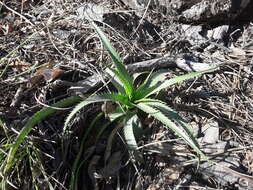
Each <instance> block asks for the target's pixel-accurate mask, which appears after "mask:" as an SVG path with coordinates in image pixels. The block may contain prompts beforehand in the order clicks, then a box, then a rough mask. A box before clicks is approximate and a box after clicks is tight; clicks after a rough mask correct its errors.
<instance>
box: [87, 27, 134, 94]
mask: <svg viewBox="0 0 253 190" xmlns="http://www.w3.org/2000/svg"><path fill="white" fill-rule="evenodd" d="M92 25H93V27H94V28H95V30H96V32H97V34H98V35H99V37H100V39H101V41H102V43H103V44H104V46H105V48H106V49H107V51H108V52H109V54H110V56H111V58H112V61H113V64H114V66H115V67H116V70H113V72H114V73H115V74H116V75H117V76H118V77H119V79H120V80H121V82H122V83H123V85H124V89H125V91H126V93H127V94H128V96H129V97H132V96H133V92H134V87H133V79H132V77H131V76H130V75H129V73H128V72H127V70H126V67H125V65H124V64H123V62H122V60H121V59H120V57H119V55H118V53H117V52H116V51H115V49H114V48H113V47H112V45H111V43H110V41H109V40H108V39H107V37H106V36H105V34H104V33H103V31H102V30H101V29H100V28H99V27H98V26H97V25H96V24H95V23H94V22H92Z"/></svg>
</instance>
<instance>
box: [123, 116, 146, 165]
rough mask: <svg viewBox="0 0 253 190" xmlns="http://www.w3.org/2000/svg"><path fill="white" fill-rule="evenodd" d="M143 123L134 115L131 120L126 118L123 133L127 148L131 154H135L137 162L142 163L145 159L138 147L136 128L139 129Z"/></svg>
mask: <svg viewBox="0 0 253 190" xmlns="http://www.w3.org/2000/svg"><path fill="white" fill-rule="evenodd" d="M138 125H141V123H140V122H139V121H138V117H137V115H136V114H135V115H132V116H130V118H126V121H125V124H124V128H123V132H124V136H125V140H126V144H127V147H128V149H129V151H130V153H132V154H133V156H134V159H135V160H136V161H139V162H142V161H143V158H142V155H141V153H140V152H139V150H138V145H137V142H136V139H135V135H134V128H138V127H139V126H138Z"/></svg>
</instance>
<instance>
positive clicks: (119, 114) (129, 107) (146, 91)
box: [3, 23, 213, 189]
mask: <svg viewBox="0 0 253 190" xmlns="http://www.w3.org/2000/svg"><path fill="white" fill-rule="evenodd" d="M92 25H93V27H94V28H95V30H96V32H97V34H98V35H99V37H100V39H101V41H102V43H103V45H104V47H105V48H106V49H107V51H108V52H109V54H110V56H111V58H112V63H113V67H108V68H107V69H106V70H105V71H106V73H107V74H108V75H109V76H110V78H112V79H111V82H112V84H113V85H114V86H115V88H116V89H117V92H116V93H105V94H100V95H92V96H90V97H88V98H85V99H82V98H80V97H70V98H66V99H63V100H61V101H59V102H57V103H56V104H54V105H53V106H54V107H60V108H63V107H67V106H70V105H76V106H75V108H74V109H73V110H72V111H71V112H70V114H69V115H68V117H67V118H66V120H65V123H64V131H67V130H68V126H69V124H70V122H71V121H72V119H73V118H74V117H75V115H76V113H77V112H79V111H80V110H81V109H83V108H85V107H86V106H88V105H90V104H94V103H99V102H108V101H109V102H115V103H116V104H117V105H118V106H117V107H116V108H115V110H113V111H111V112H110V113H109V114H108V117H109V119H110V120H111V122H114V121H117V123H118V125H117V126H119V127H123V132H124V135H125V139H126V143H127V145H128V148H129V152H130V153H131V154H132V155H134V158H135V159H136V160H137V161H140V160H141V156H140V154H139V153H138V150H137V149H138V145H137V141H136V139H135V134H134V131H135V130H134V128H136V127H138V126H140V122H139V118H138V116H137V115H138V114H137V113H138V112H139V111H142V112H145V113H147V114H149V115H151V116H153V117H154V118H156V119H157V120H159V121H160V122H161V123H163V124H164V125H165V126H167V127H168V128H170V129H171V130H172V131H174V132H175V134H176V135H178V136H179V137H181V138H182V139H184V140H185V142H186V143H187V144H188V145H189V146H191V147H192V148H193V149H194V150H195V151H196V152H197V154H198V155H200V156H202V157H204V155H203V153H202V152H201V150H200V148H199V145H198V143H197V141H196V139H195V137H194V135H193V133H192V131H191V126H190V125H189V124H187V123H186V122H185V121H184V120H183V119H182V118H181V117H180V116H179V115H178V114H177V113H176V112H175V111H173V110H172V109H171V108H169V107H168V106H167V105H166V104H165V103H164V102H162V101H160V100H157V99H154V98H152V95H155V94H157V93H159V91H161V90H163V89H166V88H168V87H169V86H171V85H173V84H176V83H179V82H182V81H184V80H187V79H190V78H193V77H197V76H200V75H202V74H203V73H206V72H211V71H213V70H207V71H202V72H193V73H190V74H186V75H182V76H178V77H175V78H173V79H170V80H167V77H166V76H167V74H168V72H153V71H152V72H151V73H150V74H148V76H147V78H146V79H145V80H144V82H143V83H141V84H139V82H136V81H135V79H134V78H133V77H132V76H130V74H129V73H128V72H127V69H126V67H125V65H124V64H123V62H122V60H121V59H120V57H119V55H118V54H117V52H116V51H115V49H114V48H113V47H112V45H111V44H110V42H109V40H108V39H107V37H106V36H105V34H104V33H103V32H102V30H101V29H100V28H99V27H98V26H97V25H96V24H95V23H92ZM136 78H138V77H136ZM136 80H137V79H136ZM56 111H57V110H56V109H54V108H43V109H42V110H40V111H39V112H37V113H36V114H34V115H33V116H32V117H31V118H30V119H29V121H28V122H27V124H26V125H25V126H24V127H23V129H22V130H21V131H20V133H19V135H18V136H17V138H16V141H15V143H14V144H13V145H12V146H11V148H10V150H9V153H8V156H7V160H5V167H4V170H3V173H4V174H7V173H8V172H9V171H10V170H11V169H12V167H13V165H14V163H15V161H16V159H15V155H16V153H17V151H18V149H19V148H20V145H21V144H22V143H23V142H24V140H25V138H26V137H27V135H28V134H29V133H30V131H31V130H32V128H33V127H34V126H35V125H36V124H38V122H40V121H41V120H43V119H45V118H46V117H48V116H50V115H52V114H54V113H55V112H56ZM93 125H94V123H92V124H91V126H90V128H92V126H93ZM107 126H108V124H106V125H105V127H104V128H106V127H107ZM119 127H117V128H119ZM87 135H88V132H87V133H86V136H85V137H84V138H83V141H82V147H81V149H80V152H79V154H78V156H77V159H76V161H75V163H74V166H73V173H74V174H77V175H78V173H79V169H80V165H79V163H80V156H81V154H82V152H83V143H84V142H85V139H87ZM112 137H113V135H112ZM110 142H111V143H112V140H110ZM111 143H110V146H111ZM110 146H108V147H110ZM76 180H77V177H73V178H72V179H71V189H76V184H77V182H76Z"/></svg>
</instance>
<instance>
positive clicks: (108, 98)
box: [63, 94, 125, 132]
mask: <svg viewBox="0 0 253 190" xmlns="http://www.w3.org/2000/svg"><path fill="white" fill-rule="evenodd" d="M106 101H114V102H117V101H122V102H123V101H125V100H124V97H123V96H120V95H119V96H117V95H114V94H103V95H95V96H92V97H89V98H87V99H85V100H83V101H82V102H80V103H79V104H77V105H76V106H75V108H74V109H73V110H72V111H71V112H70V114H69V115H68V117H67V118H66V120H65V123H64V128H63V131H64V132H65V131H66V129H67V126H68V124H69V122H70V121H71V120H72V119H73V117H74V116H75V114H76V113H77V112H78V111H80V110H81V109H82V108H84V107H85V106H87V105H89V104H93V103H98V102H106Z"/></svg>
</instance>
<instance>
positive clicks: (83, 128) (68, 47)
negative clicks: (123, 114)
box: [0, 0, 253, 190]
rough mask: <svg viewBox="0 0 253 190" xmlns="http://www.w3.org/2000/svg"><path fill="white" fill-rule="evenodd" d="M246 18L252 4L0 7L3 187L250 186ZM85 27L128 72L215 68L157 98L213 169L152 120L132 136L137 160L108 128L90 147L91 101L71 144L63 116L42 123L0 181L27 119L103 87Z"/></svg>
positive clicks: (223, 0) (250, 61)
mask: <svg viewBox="0 0 253 190" xmlns="http://www.w3.org/2000/svg"><path fill="white" fill-rule="evenodd" d="M252 10H253V2H252V1H250V0H240V1H238V0H237V1H236V0H220V1H218V0H167V1H166V0H126V1H123V0H108V1H101V0H94V1H82V0H51V1H49V0H22V1H16V0H13V1H8V0H2V1H0V124H1V128H0V152H1V153H0V179H1V181H3V179H4V180H6V181H5V182H7V184H8V185H7V187H6V189H50V190H51V189H70V190H72V189H87V190H89V189H105V190H109V189H137V190H139V189H148V190H158V189H190V190H193V189H226V190H234V189H239V190H246V189H253V177H252V174H253V151H252V148H253V129H252V124H253V82H252V78H253V73H252V70H253V41H252V39H253V22H252V19H253V14H252ZM90 19H92V20H95V21H96V23H97V24H98V25H99V26H100V28H102V29H103V31H104V32H105V33H106V34H107V36H108V37H109V39H110V41H111V42H112V43H113V45H114V47H115V48H116V49H117V51H118V52H119V53H120V56H121V57H122V58H123V60H124V63H125V64H126V65H127V68H128V70H129V71H130V72H131V73H133V74H134V73H137V72H143V71H146V72H149V71H152V70H153V69H155V70H160V69H165V70H170V71H171V76H168V77H174V76H176V75H180V74H185V73H187V72H192V71H201V70H205V69H208V68H211V67H214V66H215V67H217V68H218V69H217V70H216V71H215V72H212V73H208V74H205V75H203V76H202V77H199V78H197V79H192V80H188V81H186V82H184V83H181V84H178V85H175V86H173V87H171V88H170V89H168V90H167V91H166V92H164V94H163V96H162V98H163V101H166V102H167V104H168V105H169V106H171V107H173V108H174V109H175V110H177V111H178V112H179V113H180V115H181V116H183V117H184V118H185V119H187V120H188V122H189V123H191V124H192V126H193V127H194V129H195V133H196V135H197V137H198V142H199V143H200V145H201V149H202V150H203V151H204V152H205V153H206V154H207V155H208V156H209V157H210V158H212V160H213V161H215V162H216V163H217V165H212V164H210V163H209V162H198V160H197V159H196V156H195V154H194V152H193V151H191V149H190V148H189V147H188V146H186V145H185V144H184V142H182V140H180V139H177V138H176V136H175V135H173V133H172V132H171V131H169V130H168V129H167V128H165V127H164V126H162V125H161V124H160V123H158V122H156V121H147V122H146V124H145V131H146V132H145V135H142V136H140V137H138V142H139V143H138V144H139V149H140V150H141V152H142V153H143V155H144V162H143V163H138V162H134V161H133V160H132V159H131V157H129V155H128V152H127V149H126V147H125V145H124V140H123V138H122V134H121V132H120V131H115V130H114V129H113V127H109V128H108V129H106V130H105V131H104V132H103V134H102V135H101V136H100V138H99V139H98V140H96V141H95V140H94V139H95V138H96V137H97V134H98V133H99V127H100V126H102V125H103V122H104V121H105V119H106V118H103V119H100V120H99V121H98V122H97V123H96V125H97V128H96V129H94V130H93V131H87V126H88V125H89V124H90V123H91V121H92V120H93V119H94V115H96V114H97V113H100V112H102V110H101V105H94V106H91V107H89V109H88V110H86V111H83V112H80V113H79V115H78V116H77V117H76V118H75V120H74V121H73V123H72V127H71V129H69V130H70V132H71V133H70V134H69V135H68V136H64V135H62V128H63V122H64V119H65V118H66V116H67V114H68V113H69V109H68V110H66V109H65V110H59V111H57V113H55V114H54V115H52V116H50V117H48V118H46V119H45V120H43V121H42V122H40V123H39V124H38V125H37V126H36V127H35V128H34V129H33V131H32V132H31V133H30V134H29V136H28V137H27V138H26V142H25V143H23V144H22V147H20V149H19V151H18V157H17V159H16V160H15V164H14V166H15V167H14V168H13V171H12V172H11V173H8V175H7V174H6V173H4V170H3V168H4V167H5V164H6V155H7V153H8V150H9V147H10V144H12V143H14V142H15V140H16V136H17V133H18V132H19V131H20V130H21V129H22V127H23V126H24V124H25V123H26V122H27V120H28V118H29V117H31V116H32V115H33V114H34V113H35V112H36V111H38V110H40V109H41V108H43V107H45V106H49V105H52V104H53V103H54V102H56V101H58V100H61V99H62V98H65V97H69V96H73V95H81V94H90V93H94V92H97V91H99V90H100V89H101V87H103V86H104V80H103V79H105V78H103V76H104V74H103V70H104V68H105V66H106V65H107V64H108V65H110V64H111V62H110V59H109V57H108V55H107V53H106V51H104V49H103V46H102V45H101V43H100V41H99V38H98V36H97V35H96V33H95V31H94V29H93V27H92V26H91V25H90V22H89V20H90ZM85 134H88V136H87V138H86V139H85V141H83V140H82V139H83V138H84V136H85ZM111 134H115V135H114V136H113V135H111ZM78 154H80V161H79V162H78V166H79V172H78V174H73V173H71V171H72V168H73V164H74V163H75V160H76V157H77V155H78ZM73 175H77V177H76V179H75V187H73V186H71V183H72V181H71V179H72V178H71V177H72V176H73ZM1 183H3V182H1ZM1 183H0V184H1Z"/></svg>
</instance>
